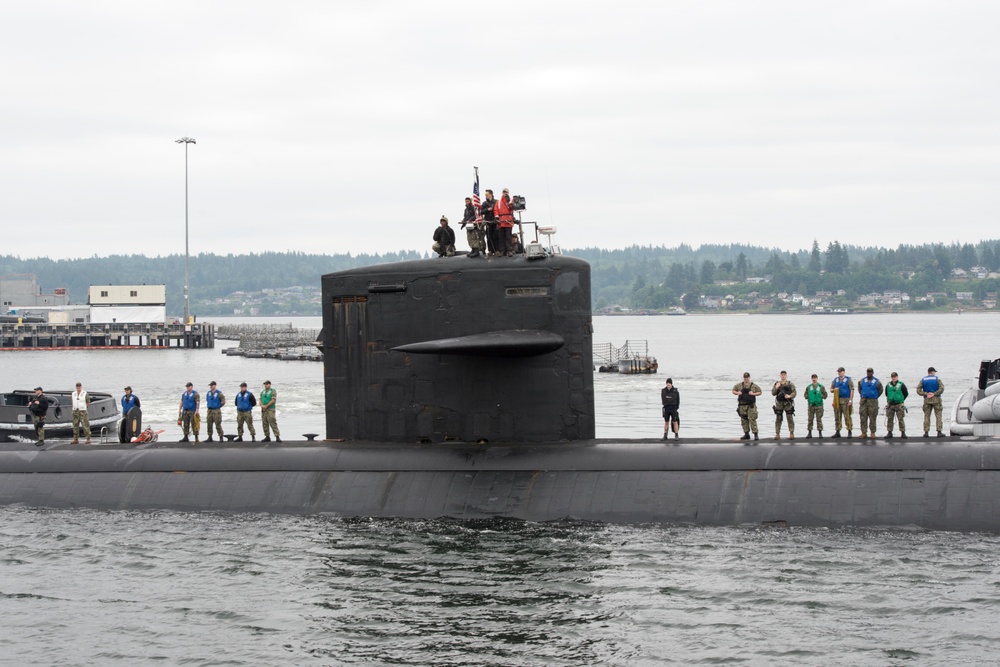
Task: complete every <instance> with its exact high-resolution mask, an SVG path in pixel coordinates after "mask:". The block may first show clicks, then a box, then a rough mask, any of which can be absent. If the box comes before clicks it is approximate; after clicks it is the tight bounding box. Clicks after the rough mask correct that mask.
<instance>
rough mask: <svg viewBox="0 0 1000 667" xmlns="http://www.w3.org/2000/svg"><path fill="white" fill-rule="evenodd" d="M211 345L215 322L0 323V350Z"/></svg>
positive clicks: (213, 341) (158, 347) (191, 346)
mask: <svg viewBox="0 0 1000 667" xmlns="http://www.w3.org/2000/svg"><path fill="white" fill-rule="evenodd" d="M213 347H215V325H214V324H202V323H195V324H186V325H185V324H180V323H178V324H161V323H152V324H146V323H135V322H129V323H125V322H116V323H113V324H89V323H73V324H35V323H23V324H16V323H4V324H0V351H13V350H95V349H148V348H155V349H163V348H177V349H185V348H213Z"/></svg>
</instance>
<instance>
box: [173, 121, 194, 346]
mask: <svg viewBox="0 0 1000 667" xmlns="http://www.w3.org/2000/svg"><path fill="white" fill-rule="evenodd" d="M174 143H178V144H184V325H185V326H187V323H188V321H189V320H190V314H191V311H190V308H189V305H188V304H189V302H188V285H190V284H191V271H190V269H191V259H190V257H191V256H190V254H189V253H188V144H196V143H198V142H197V141H195V140H194V139H192V138H191V137H181V138H180V139H177V140H176V141H175V142H174Z"/></svg>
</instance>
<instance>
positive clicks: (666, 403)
mask: <svg viewBox="0 0 1000 667" xmlns="http://www.w3.org/2000/svg"><path fill="white" fill-rule="evenodd" d="M660 399H661V402H662V403H663V407H665V408H666V409H668V410H675V409H677V406H678V405H680V402H681V397H680V394H678V393H677V387H674V388H673V389H667V388H666V387H664V388H663V389H662V390H661V391H660Z"/></svg>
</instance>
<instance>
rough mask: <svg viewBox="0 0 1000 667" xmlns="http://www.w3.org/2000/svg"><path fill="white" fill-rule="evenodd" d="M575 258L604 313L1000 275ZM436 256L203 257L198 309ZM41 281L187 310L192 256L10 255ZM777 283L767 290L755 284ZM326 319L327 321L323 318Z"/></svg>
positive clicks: (593, 252)
mask: <svg viewBox="0 0 1000 667" xmlns="http://www.w3.org/2000/svg"><path fill="white" fill-rule="evenodd" d="M566 254H569V255H572V256H575V257H579V258H581V259H585V260H587V261H588V262H589V263H590V265H591V286H592V297H593V304H594V307H595V308H601V307H604V306H607V305H612V304H619V305H622V306H627V307H630V308H653V309H657V308H667V307H670V306H677V305H684V306H685V307H693V306H696V305H697V299H698V298H699V297H700V296H724V295H726V294H735V295H741V294H747V293H749V292H752V291H767V292H789V293H791V292H798V293H800V294H803V295H808V296H811V295H813V294H815V293H816V292H817V291H829V292H837V291H838V290H844V291H845V296H846V297H847V298H849V299H854V298H856V297H857V296H859V295H861V294H867V293H869V292H884V291H886V290H893V289H895V290H900V291H904V292H908V293H910V294H911V295H914V296H918V295H923V294H925V293H927V292H935V291H944V290H945V288H946V283H947V282H948V281H949V279H950V278H951V271H952V269H954V268H962V269H965V270H968V269H970V268H972V267H974V266H980V267H984V268H985V269H987V270H989V271H998V270H1000V241H997V240H990V241H981V242H979V243H976V244H970V243H964V244H957V243H954V244H950V245H945V244H926V245H905V244H903V245H900V246H899V247H897V248H895V249H887V248H879V247H862V246H853V245H844V244H841V243H840V242H839V241H833V242H831V243H829V244H828V245H827V247H826V248H825V249H821V248H820V246H819V243H818V242H815V241H814V242H813V244H812V247H811V248H810V249H808V250H805V249H804V250H798V251H787V250H781V249H778V248H766V247H760V246H750V245H742V244H708V245H703V246H700V247H699V248H697V249H695V248H693V247H691V246H689V245H687V244H681V245H679V246H677V247H674V248H667V247H665V246H638V245H635V246H630V247H628V248H622V249H614V250H608V249H603V248H578V249H575V250H567V251H566ZM424 257H427V255H426V253H424V254H421V253H419V252H417V251H412V250H411V251H405V250H404V251H399V252H390V253H383V254H371V255H369V254H361V255H350V254H340V255H320V254H308V253H302V252H263V253H250V254H246V255H233V254H228V255H217V254H214V253H202V254H199V255H196V256H192V257H191V260H190V273H191V279H190V295H191V305H192V310H194V311H195V312H197V306H198V304H199V303H207V302H208V301H212V300H215V299H218V298H223V297H226V296H228V295H230V294H232V293H233V292H237V291H244V292H258V291H260V290H263V289H268V288H280V287H290V286H294V285H303V286H305V285H318V284H319V281H320V276H322V275H323V274H325V273H331V272H333V271H342V270H346V269H352V268H357V267H361V266H370V265H373V264H382V263H387V262H398V261H404V260H414V259H422V258H424ZM18 273H20V274H35V275H36V276H37V277H38V284H39V286H40V287H41V288H42V289H43V291H46V292H51V291H52V290H53V289H54V288H57V287H65V288H67V289H68V290H69V294H70V298H71V299H72V301H73V302H74V303H86V301H87V291H88V288H89V286H90V285H110V284H119V285H121V284H148V285H159V284H164V285H166V286H167V311H168V312H170V313H179V312H182V311H183V293H184V256H183V255H167V256H163V257H146V256H143V255H111V256H108V257H97V256H93V257H87V258H78V259H58V260H56V259H49V258H46V257H39V258H28V259H22V258H19V257H14V256H0V275H7V274H18ZM765 276H767V277H768V279H769V283H767V284H765V285H761V284H759V283H757V282H754V280H753V279H755V278H763V277H765ZM997 288H998V285H997V280H995V279H987V280H980V281H974V282H973V283H972V285H971V286H970V287H969V290H970V291H973V292H975V293H976V295H977V297H978V298H982V295H984V294H985V293H988V292H996V291H997ZM317 314H318V313H317Z"/></svg>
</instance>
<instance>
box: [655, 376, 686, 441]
mask: <svg viewBox="0 0 1000 667" xmlns="http://www.w3.org/2000/svg"><path fill="white" fill-rule="evenodd" d="M660 402H661V403H663V439H664V440H666V439H667V437H669V436H668V434H669V433H670V431H671V428H672V429H673V432H674V438H679V437H680V434H679V433H678V431H679V430H680V428H681V418H680V417H679V416H678V415H677V410H678V409H679V408H680V407H681V393H680V392H679V391H677V387H675V386H674V380H673V378H667V383H666V386H664V387H663V389H661V390H660Z"/></svg>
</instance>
